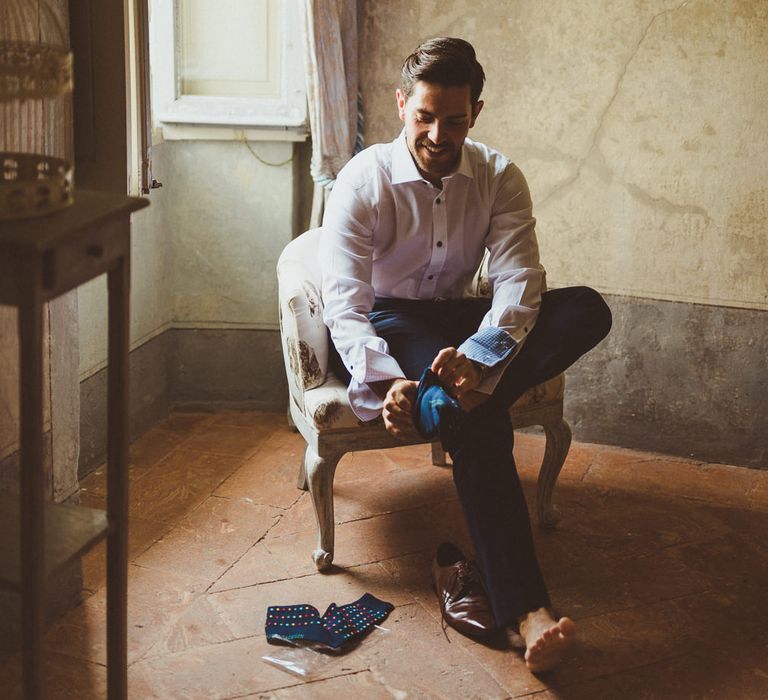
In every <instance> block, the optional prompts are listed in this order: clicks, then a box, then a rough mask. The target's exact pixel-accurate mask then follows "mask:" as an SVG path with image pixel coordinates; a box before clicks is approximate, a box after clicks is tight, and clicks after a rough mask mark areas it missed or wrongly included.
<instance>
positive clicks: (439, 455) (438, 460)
mask: <svg viewBox="0 0 768 700" xmlns="http://www.w3.org/2000/svg"><path fill="white" fill-rule="evenodd" d="M432 464H434V465H435V466H436V467H445V466H447V465H448V462H446V460H445V450H443V446H442V445H441V444H440V441H439V440H438V441H437V442H433V443H432Z"/></svg>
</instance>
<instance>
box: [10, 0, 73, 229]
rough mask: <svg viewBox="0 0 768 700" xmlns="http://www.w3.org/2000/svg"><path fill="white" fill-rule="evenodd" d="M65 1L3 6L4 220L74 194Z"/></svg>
mask: <svg viewBox="0 0 768 700" xmlns="http://www.w3.org/2000/svg"><path fill="white" fill-rule="evenodd" d="M67 6H68V3H67V1H66V0H2V2H0V220H2V219H19V218H27V217H33V216H41V215H44V214H49V213H52V212H55V211H58V210H59V209H62V208H64V207H66V206H69V205H70V204H71V203H72V201H73V196H72V167H71V165H70V163H71V159H72V102H71V92H72V54H71V53H70V51H69V48H68V46H69V34H68V19H67V14H68V10H67Z"/></svg>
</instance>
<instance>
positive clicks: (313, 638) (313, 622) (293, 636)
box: [265, 593, 394, 650]
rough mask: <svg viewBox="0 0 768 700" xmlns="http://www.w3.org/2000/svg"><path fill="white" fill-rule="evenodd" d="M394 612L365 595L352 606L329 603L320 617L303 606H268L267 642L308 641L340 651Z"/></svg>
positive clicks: (371, 596) (387, 605)
mask: <svg viewBox="0 0 768 700" xmlns="http://www.w3.org/2000/svg"><path fill="white" fill-rule="evenodd" d="M392 610H394V605H392V603H387V602H386V601H383V600H379V599H378V598H376V597H375V596H373V595H371V594H370V593H366V594H365V595H363V596H362V597H360V598H359V599H358V600H356V601H355V602H354V603H349V604H347V605H342V606H338V605H336V603H331V604H330V605H329V606H328V609H327V610H326V611H325V613H324V614H323V616H322V617H320V613H319V612H318V610H317V608H315V607H314V606H312V605H308V604H306V603H301V604H299V605H271V606H269V607H268V608H267V621H266V624H265V632H266V635H267V641H269V642H279V641H281V640H286V641H299V640H301V641H307V642H314V643H316V644H320V645H322V646H325V647H328V648H329V649H334V650H335V649H339V648H341V647H342V646H344V645H346V644H349V643H351V642H353V641H355V640H357V639H359V638H360V637H362V636H363V635H364V634H365V633H366V632H368V631H369V630H370V629H371V628H372V627H373V626H374V625H376V624H378V623H379V622H381V621H382V620H383V619H384V618H385V617H386V616H387V615H389V613H390V612H391V611H392Z"/></svg>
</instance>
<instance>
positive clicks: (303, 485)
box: [296, 448, 309, 491]
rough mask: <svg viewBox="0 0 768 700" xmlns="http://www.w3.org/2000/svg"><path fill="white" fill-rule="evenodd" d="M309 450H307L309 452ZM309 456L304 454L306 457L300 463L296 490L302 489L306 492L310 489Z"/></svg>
mask: <svg viewBox="0 0 768 700" xmlns="http://www.w3.org/2000/svg"><path fill="white" fill-rule="evenodd" d="M308 449H309V448H307V450H308ZM306 462H307V455H306V453H305V454H304V457H302V459H301V461H300V462H299V475H298V477H297V478H296V488H297V489H300V490H302V491H306V490H307V489H309V485H308V484H307V466H306Z"/></svg>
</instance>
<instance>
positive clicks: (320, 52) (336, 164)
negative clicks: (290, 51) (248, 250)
mask: <svg viewBox="0 0 768 700" xmlns="http://www.w3.org/2000/svg"><path fill="white" fill-rule="evenodd" d="M301 11H302V24H303V31H304V57H305V63H306V76H307V101H308V106H309V126H310V129H311V131H312V166H311V172H312V179H313V180H314V183H315V187H314V193H313V196H312V218H311V221H310V225H311V226H312V227H313V228H314V227H315V226H319V225H320V224H321V222H322V218H323V210H324V208H325V201H326V199H327V197H328V194H329V192H330V190H331V188H332V187H333V183H334V181H335V179H336V175H338V173H339V171H340V170H341V168H342V167H344V164H345V163H346V162H347V161H348V160H349V159H350V158H351V157H352V156H353V155H354V153H356V152H357V151H358V150H360V149H361V148H362V145H363V144H362V114H361V111H360V110H359V109H358V66H357V2H356V0H302V2H301Z"/></svg>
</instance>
